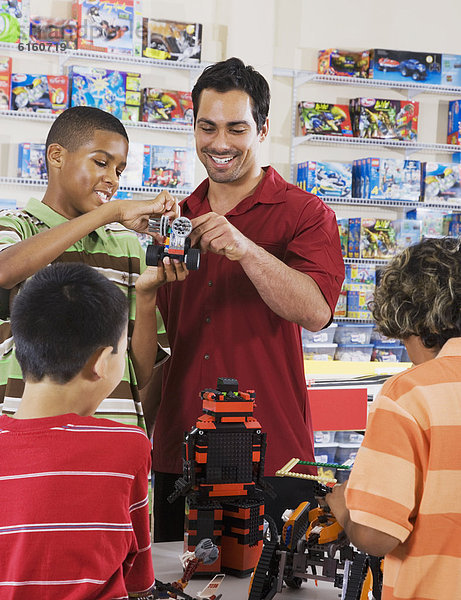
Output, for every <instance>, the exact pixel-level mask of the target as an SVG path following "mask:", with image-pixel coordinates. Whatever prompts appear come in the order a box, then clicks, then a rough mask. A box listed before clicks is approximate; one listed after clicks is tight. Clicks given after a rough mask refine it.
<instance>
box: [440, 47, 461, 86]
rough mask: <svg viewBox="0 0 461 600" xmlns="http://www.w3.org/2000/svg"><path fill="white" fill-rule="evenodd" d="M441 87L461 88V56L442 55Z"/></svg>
mask: <svg viewBox="0 0 461 600" xmlns="http://www.w3.org/2000/svg"><path fill="white" fill-rule="evenodd" d="M442 85H449V86H457V87H461V56H460V55H459V54H442Z"/></svg>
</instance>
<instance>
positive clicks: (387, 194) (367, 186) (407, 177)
mask: <svg viewBox="0 0 461 600" xmlns="http://www.w3.org/2000/svg"><path fill="white" fill-rule="evenodd" d="M360 169H361V174H360V177H361V181H360V184H357V186H356V187H357V188H359V189H358V191H359V193H360V194H361V195H360V196H359V197H363V198H380V199H381V198H382V199H394V200H414V201H418V200H419V199H420V196H421V163H420V162H419V161H418V160H399V159H395V158H371V157H369V158H366V159H363V160H362V161H361V163H360ZM356 172H357V171H356Z"/></svg>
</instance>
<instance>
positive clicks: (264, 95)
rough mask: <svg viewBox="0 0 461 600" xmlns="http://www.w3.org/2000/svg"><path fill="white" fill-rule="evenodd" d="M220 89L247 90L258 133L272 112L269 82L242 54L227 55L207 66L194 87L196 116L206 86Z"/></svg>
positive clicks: (193, 97) (220, 90) (221, 90)
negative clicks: (270, 108) (240, 56)
mask: <svg viewBox="0 0 461 600" xmlns="http://www.w3.org/2000/svg"><path fill="white" fill-rule="evenodd" d="M209 88H211V89H213V90H216V91H217V92H229V91H230V90H241V91H242V92H245V93H247V94H248V95H249V96H250V98H251V100H252V104H253V118H254V120H255V122H256V127H257V130H258V133H259V132H260V131H261V129H262V127H263V125H264V123H265V122H266V119H267V115H268V114H269V105H270V99H271V94H270V89H269V84H268V83H267V81H266V80H265V79H264V77H263V76H262V75H261V73H258V71H256V70H255V69H253V67H251V66H249V65H248V66H245V64H244V63H243V62H242V61H241V60H240V59H239V58H235V57H233V58H228V59H227V60H223V61H221V62H218V63H216V64H214V65H210V66H209V67H207V68H206V69H205V70H204V71H203V73H202V74H201V75H200V77H199V78H198V79H197V82H196V84H195V85H194V88H193V90H192V102H193V105H194V119H195V120H196V119H197V113H198V108H199V104H200V94H201V93H202V91H203V90H205V89H209Z"/></svg>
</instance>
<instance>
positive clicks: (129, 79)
mask: <svg viewBox="0 0 461 600" xmlns="http://www.w3.org/2000/svg"><path fill="white" fill-rule="evenodd" d="M69 76H70V77H71V106H95V107H96V108H100V109H102V110H105V111H106V112H110V113H112V114H113V115H114V116H116V117H117V118H118V119H121V120H124V121H139V111H140V103H141V75H140V74H139V73H127V72H124V71H110V70H108V69H102V68H95V67H86V66H85V67H82V66H72V67H70V68H69Z"/></svg>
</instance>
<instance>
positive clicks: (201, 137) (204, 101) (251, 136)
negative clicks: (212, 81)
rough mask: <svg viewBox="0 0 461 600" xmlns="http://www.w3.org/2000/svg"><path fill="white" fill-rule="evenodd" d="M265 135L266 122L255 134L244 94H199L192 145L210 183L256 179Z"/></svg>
mask: <svg viewBox="0 0 461 600" xmlns="http://www.w3.org/2000/svg"><path fill="white" fill-rule="evenodd" d="M266 135H267V122H266V123H265V124H264V126H263V128H262V130H261V131H260V132H259V133H258V131H257V127H256V122H255V120H254V118H253V113H252V101H251V98H250V96H249V95H248V94H246V93H245V92H242V91H241V90H230V91H229V92H217V91H216V90H213V89H204V90H203V91H202V93H201V94H200V103H199V108H198V112H197V119H196V122H195V143H196V147H197V154H198V157H199V159H200V160H201V162H202V163H203V165H204V167H205V169H206V170H207V173H208V176H209V178H210V179H211V180H212V181H214V182H216V183H232V182H237V181H242V180H243V179H244V178H245V177H253V176H256V175H258V174H259V170H260V165H259V163H258V149H259V144H260V143H261V142H262V141H263V140H264V139H265V137H266Z"/></svg>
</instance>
